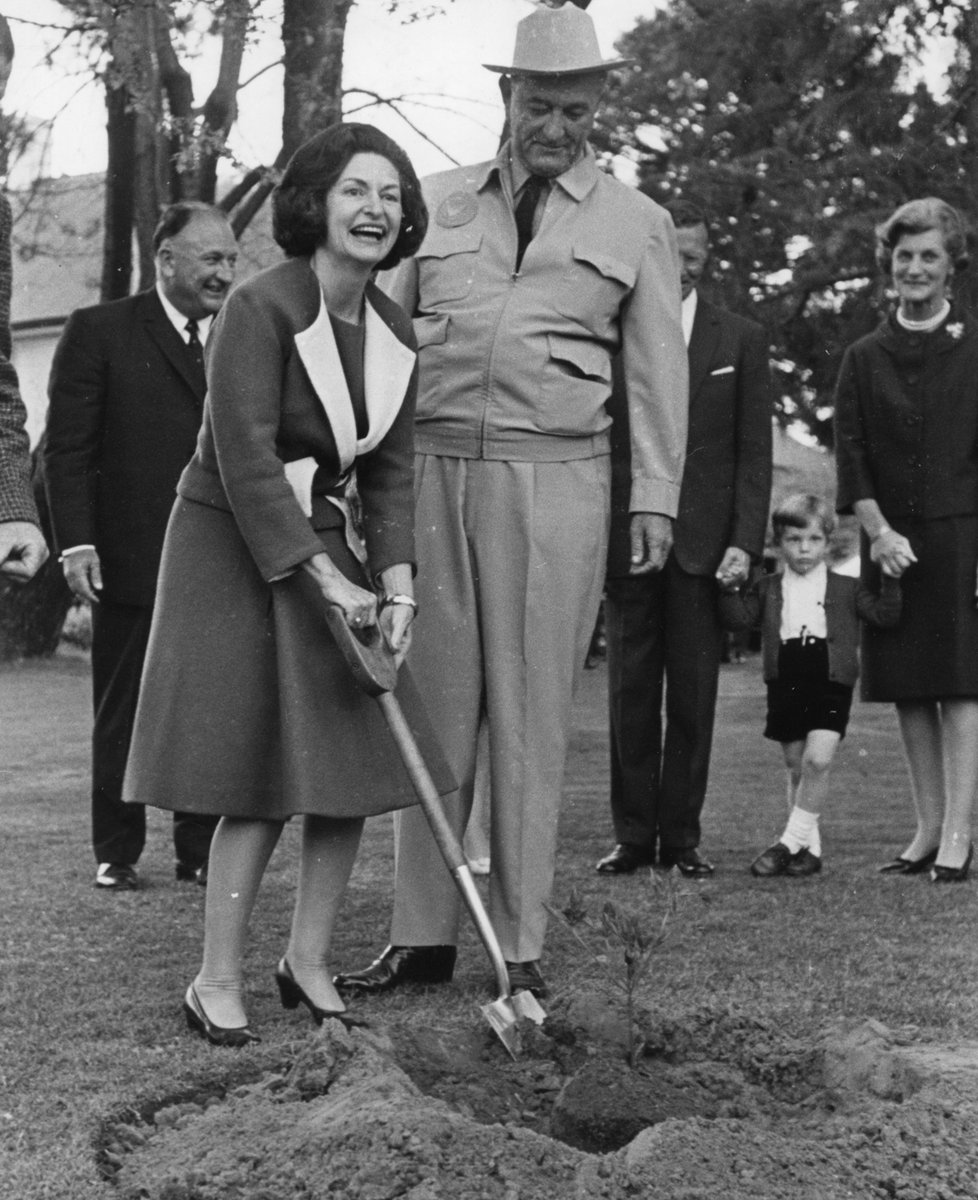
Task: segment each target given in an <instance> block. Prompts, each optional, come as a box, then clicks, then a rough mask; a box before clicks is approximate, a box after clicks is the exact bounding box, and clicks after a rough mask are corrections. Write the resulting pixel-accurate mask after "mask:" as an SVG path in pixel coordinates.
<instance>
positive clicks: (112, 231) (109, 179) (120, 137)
mask: <svg viewBox="0 0 978 1200" xmlns="http://www.w3.org/2000/svg"><path fill="white" fill-rule="evenodd" d="M105 99H106V106H107V109H108V121H107V130H108V166H107V168H106V173H105V240H104V242H103V244H102V286H101V297H102V299H103V300H118V299H119V298H120V297H121V296H128V295H129V289H130V287H131V285H132V222H133V215H134V213H135V188H134V186H133V176H134V166H135V159H136V114H135V113H134V112H133V111H132V108H131V105H130V98H129V89H128V88H127V87H126V85H125V83H124V82H123V81H122V80H118V81H116V82H115V83H113V82H112V79H111V76H110V80H109V82H108V83H107V84H106V94H105Z"/></svg>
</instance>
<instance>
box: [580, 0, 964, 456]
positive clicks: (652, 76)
mask: <svg viewBox="0 0 978 1200" xmlns="http://www.w3.org/2000/svg"><path fill="white" fill-rule="evenodd" d="M941 38H944V39H950V43H948V42H947V41H944V42H941V41H940V40H939V39H941ZM948 44H950V47H951V52H952V61H951V64H950V67H949V69H948V71H947V73H946V77H945V78H944V79H943V80H938V83H941V82H943V84H944V85H945V86H944V87H943V88H941V87H940V86H936V85H935V84H933V83H931V84H930V86H928V85H927V84H926V83H925V82H924V81H923V74H922V63H924V62H925V60H926V56H930V57H931V58H932V57H933V53H934V48H935V46H936V47H937V48H941V47H942V46H946V45H948ZM976 44H978V22H976V21H975V19H974V17H973V14H972V13H971V10H970V5H969V4H968V3H967V0H911V2H910V3H897V2H896V0H744V2H743V3H740V4H733V5H732V4H723V3H717V2H716V0H673V2H672V3H671V4H670V5H669V6H668V8H666V9H664V10H663V11H662V12H660V13H658V14H657V15H655V16H653V17H651V18H649V19H644V20H640V21H639V22H638V24H637V25H636V27H635V29H634V30H632V31H631V32H630V33H628V34H627V35H626V36H625V37H624V38H622V39H621V41H620V42H619V46H618V48H619V50H620V52H621V53H622V54H624V55H626V56H628V57H630V58H632V59H634V66H633V67H632V68H630V69H628V70H627V71H624V72H622V73H621V75H620V76H619V78H618V80H617V81H616V83H615V85H614V88H613V91H612V94H611V98H610V103H609V104H608V106H607V107H606V109H605V112H604V114H603V116H602V121H601V127H600V130H599V132H598V136H597V138H596V141H597V143H598V144H599V145H600V147H601V148H602V149H604V150H606V151H608V152H610V153H625V154H626V155H628V156H629V157H631V158H632V159H633V160H634V161H635V162H636V165H637V168H638V172H639V180H640V186H641V187H642V189H643V190H644V191H646V192H647V193H648V194H649V195H651V196H653V197H654V198H655V199H657V200H660V201H663V202H666V201H668V200H670V199H674V198H678V197H680V196H683V197H686V198H691V199H696V200H697V201H698V202H700V203H701V204H702V205H703V206H704V207H705V208H706V209H707V210H708V211H709V213H710V214H711V216H712V219H713V220H712V224H713V246H714V261H713V279H714V285H715V291H716V292H717V293H718V299H720V301H721V302H722V303H725V304H726V305H728V306H729V307H730V308H733V309H735V310H739V311H741V312H745V313H746V314H747V315H751V316H754V317H755V318H756V319H759V320H761V321H762V322H763V323H764V324H765V325H766V327H767V328H768V330H769V332H770V336H771V343H772V346H773V352H774V359H775V363H776V365H777V368H778V372H779V377H780V384H781V391H782V393H783V399H782V415H783V417H784V419H785V420H791V419H796V418H801V419H802V420H804V421H805V422H806V423H807V424H808V425H809V427H810V428H811V429H812V431H813V432H814V433H815V434H816V435H817V436H819V437H820V438H821V439H822V440H827V439H828V436H829V427H828V420H827V418H828V416H829V411H830V405H831V391H832V387H833V383H834V379H835V375H836V372H837V369H838V364H839V359H840V357H841V354H842V351H843V349H844V348H845V346H846V345H847V344H848V343H849V342H850V341H852V340H853V339H855V338H856V337H859V336H861V335H862V334H864V333H866V332H868V331H869V330H870V329H872V328H873V327H874V325H875V324H876V323H877V321H878V319H879V315H880V311H881V306H882V305H883V304H884V303H885V281H882V280H880V279H879V278H878V274H877V271H876V267H875V265H874V261H873V242H874V238H873V229H874V226H875V225H876V224H877V223H878V222H879V221H881V220H882V219H884V218H885V217H886V216H887V215H889V213H890V212H891V211H892V210H893V209H894V208H895V207H896V206H897V205H898V204H901V203H902V202H903V201H905V200H908V199H911V198H913V197H917V196H923V195H939V196H941V197H943V198H944V199H946V200H948V201H949V202H950V203H952V204H954V205H957V206H959V207H961V208H962V209H964V210H965V211H968V210H969V209H971V208H972V207H973V201H972V196H973V194H974V191H975V185H976V182H978V168H976V165H975V163H974V161H973V159H974V157H975V156H974V153H973V150H972V152H971V153H969V149H970V148H972V147H973V146H974V143H975V141H976V140H978V106H976V105H975V101H974V92H975V85H976V76H978V63H976V62H975V61H974V57H975V45H976ZM929 74H930V75H931V76H933V74H934V72H933V70H931V71H930V72H929ZM970 298H971V297H970V296H969V297H967V299H969V300H970Z"/></svg>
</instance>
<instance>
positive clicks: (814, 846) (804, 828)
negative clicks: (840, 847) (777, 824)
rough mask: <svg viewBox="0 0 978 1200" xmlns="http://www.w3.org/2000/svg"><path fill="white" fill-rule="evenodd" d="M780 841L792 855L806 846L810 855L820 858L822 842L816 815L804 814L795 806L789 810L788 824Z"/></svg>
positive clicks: (801, 809) (804, 811)
mask: <svg viewBox="0 0 978 1200" xmlns="http://www.w3.org/2000/svg"><path fill="white" fill-rule="evenodd" d="M780 840H781V841H782V842H783V843H784V845H786V846H787V847H788V849H789V850H790V851H791V853H792V854H797V853H798V851H799V850H801V849H803V848H804V847H806V846H807V847H808V849H809V850H810V851H811V852H812V854H815V855H817V856H818V857H819V858H821V856H822V840H821V838H820V837H819V833H818V813H812V812H806V810H805V809H803V808H798V807H797V805H796V806H795V807H794V808H793V809H792V810H791V816H789V817H788V824H787V825H786V826H785V828H784V833H782V835H781V838H780Z"/></svg>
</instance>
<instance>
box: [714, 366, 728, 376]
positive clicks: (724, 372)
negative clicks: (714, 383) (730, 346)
mask: <svg viewBox="0 0 978 1200" xmlns="http://www.w3.org/2000/svg"><path fill="white" fill-rule="evenodd" d="M710 374H711V375H732V374H733V367H717V369H716V370H715V371H711V372H710Z"/></svg>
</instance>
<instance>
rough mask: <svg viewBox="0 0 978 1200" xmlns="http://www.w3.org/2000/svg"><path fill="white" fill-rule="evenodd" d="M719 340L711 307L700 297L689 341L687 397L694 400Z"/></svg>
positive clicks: (718, 327) (717, 323)
mask: <svg viewBox="0 0 978 1200" xmlns="http://www.w3.org/2000/svg"><path fill="white" fill-rule="evenodd" d="M719 340H720V324H719V322H718V321H717V318H716V313H715V312H714V309H713V305H712V304H708V303H707V302H706V301H705V300H704V299H703V298H702V296H700V297H699V299H698V300H697V304H696V316H695V317H694V318H693V332H692V334H691V336H690V339H689V395H690V399H694V398H695V396H696V393H697V391H698V390H699V387H700V384H701V383H702V382H703V380H704V379H705V378H706V375H707V372H708V371H709V369H710V363H712V361H713V352H714V351H715V350H716V348H717V343H718V342H719Z"/></svg>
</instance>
